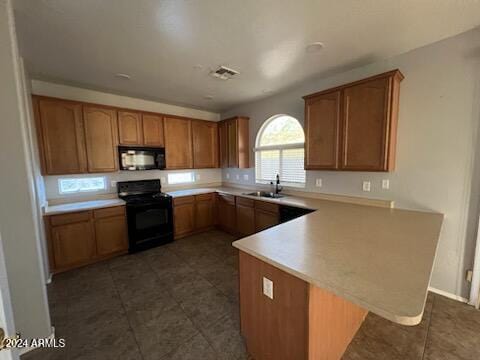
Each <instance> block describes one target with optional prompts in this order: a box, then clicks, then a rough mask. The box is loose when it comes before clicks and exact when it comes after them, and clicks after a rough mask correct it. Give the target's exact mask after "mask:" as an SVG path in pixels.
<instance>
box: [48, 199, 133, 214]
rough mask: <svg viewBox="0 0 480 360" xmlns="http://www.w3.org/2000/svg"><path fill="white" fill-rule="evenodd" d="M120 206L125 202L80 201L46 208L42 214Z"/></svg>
mask: <svg viewBox="0 0 480 360" xmlns="http://www.w3.org/2000/svg"><path fill="white" fill-rule="evenodd" d="M121 205H125V201H123V200H122V199H118V198H117V199H105V200H91V201H81V202H73V203H67V204H60V205H52V206H47V207H45V209H44V212H43V213H44V215H55V214H63V213H69V212H75V211H85V210H92V209H100V208H106V207H111V206H121Z"/></svg>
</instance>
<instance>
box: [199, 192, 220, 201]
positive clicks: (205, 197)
mask: <svg viewBox="0 0 480 360" xmlns="http://www.w3.org/2000/svg"><path fill="white" fill-rule="evenodd" d="M214 196H215V193H209V194H200V195H195V200H196V201H202V200H213V197H214Z"/></svg>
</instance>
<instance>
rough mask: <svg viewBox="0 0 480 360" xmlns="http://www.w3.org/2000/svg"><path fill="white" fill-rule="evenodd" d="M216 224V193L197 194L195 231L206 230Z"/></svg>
mask: <svg viewBox="0 0 480 360" xmlns="http://www.w3.org/2000/svg"><path fill="white" fill-rule="evenodd" d="M214 225H215V193H210V194H201V195H196V196H195V231H205V230H208V229H210V228H212V227H213V226H214Z"/></svg>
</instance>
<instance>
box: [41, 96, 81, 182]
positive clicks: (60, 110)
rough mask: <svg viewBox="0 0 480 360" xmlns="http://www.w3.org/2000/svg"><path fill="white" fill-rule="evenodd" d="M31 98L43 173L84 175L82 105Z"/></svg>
mask: <svg viewBox="0 0 480 360" xmlns="http://www.w3.org/2000/svg"><path fill="white" fill-rule="evenodd" d="M33 99H34V110H35V120H36V125H37V134H38V138H39V139H38V143H39V146H40V156H41V160H42V172H43V174H45V175H59V174H79V173H84V172H86V171H87V154H86V150H85V137H84V130H83V121H82V105H81V104H77V103H73V102H67V101H61V100H54V99H38V98H36V97H34V98H33Z"/></svg>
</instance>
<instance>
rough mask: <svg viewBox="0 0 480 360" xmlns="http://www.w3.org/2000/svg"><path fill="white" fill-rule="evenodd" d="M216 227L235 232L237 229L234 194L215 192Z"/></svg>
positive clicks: (231, 232)
mask: <svg viewBox="0 0 480 360" xmlns="http://www.w3.org/2000/svg"><path fill="white" fill-rule="evenodd" d="M217 211H218V227H219V228H220V229H222V230H223V231H225V232H228V233H230V234H235V233H236V231H237V214H236V208H235V196H233V195H229V194H222V193H219V194H217Z"/></svg>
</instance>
